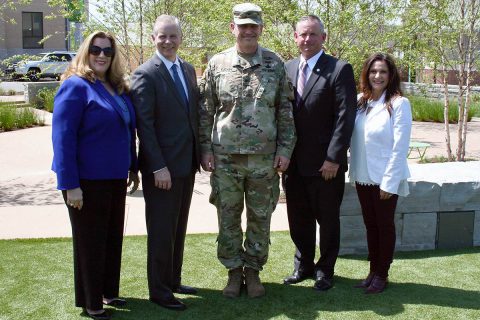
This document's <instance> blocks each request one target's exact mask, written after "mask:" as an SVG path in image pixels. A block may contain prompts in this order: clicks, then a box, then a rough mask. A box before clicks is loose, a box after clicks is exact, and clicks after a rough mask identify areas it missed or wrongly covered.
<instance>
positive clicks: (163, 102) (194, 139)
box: [131, 54, 200, 178]
mask: <svg viewBox="0 0 480 320" xmlns="http://www.w3.org/2000/svg"><path fill="white" fill-rule="evenodd" d="M180 65H181V69H182V71H183V75H184V78H185V82H186V85H187V87H188V96H189V105H188V108H187V106H185V102H184V100H183V99H182V98H181V96H180V94H179V93H178V91H177V90H176V88H175V83H174V82H173V79H172V77H171V76H170V73H169V71H168V70H167V68H166V67H165V65H164V64H163V62H162V60H161V59H160V58H159V57H158V56H157V55H156V54H154V56H153V57H152V58H151V59H150V60H148V61H147V62H145V63H144V64H142V65H141V66H140V67H138V68H137V69H136V70H135V72H134V73H133V75H132V79H131V95H132V100H133V104H134V106H135V111H136V114H137V128H138V129H137V130H138V137H139V139H140V149H139V155H138V156H139V169H140V170H141V172H142V174H144V175H146V174H151V173H152V172H154V171H156V170H159V169H162V168H164V167H167V168H168V170H169V171H170V174H171V176H172V177H173V178H175V177H185V176H187V175H189V174H191V173H192V172H193V171H194V170H198V169H199V164H200V151H199V145H198V102H199V91H198V87H197V79H196V75H195V70H194V68H193V66H192V65H190V64H188V63H187V62H185V61H183V60H180Z"/></svg>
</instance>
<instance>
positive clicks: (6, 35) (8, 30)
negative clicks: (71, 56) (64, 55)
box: [0, 0, 69, 59]
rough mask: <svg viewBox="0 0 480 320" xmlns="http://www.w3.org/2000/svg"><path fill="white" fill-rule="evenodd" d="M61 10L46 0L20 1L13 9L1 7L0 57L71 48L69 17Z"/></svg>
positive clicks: (14, 0) (15, 0)
mask: <svg viewBox="0 0 480 320" xmlns="http://www.w3.org/2000/svg"><path fill="white" fill-rule="evenodd" d="M13 2H14V3H15V2H17V0H13ZM61 9H62V8H58V7H57V8H55V7H50V6H49V5H48V3H47V0H33V1H31V2H30V4H25V5H22V4H18V2H17V4H16V5H15V6H14V9H11V8H9V7H8V6H4V7H3V8H1V9H0V10H1V11H3V12H0V13H1V15H0V59H5V58H7V57H10V56H13V55H17V54H32V55H34V54H39V53H42V52H49V51H55V50H68V49H69V48H68V41H67V36H66V35H67V20H66V19H65V18H64V17H63V16H62V15H61ZM42 40H43V41H42Z"/></svg>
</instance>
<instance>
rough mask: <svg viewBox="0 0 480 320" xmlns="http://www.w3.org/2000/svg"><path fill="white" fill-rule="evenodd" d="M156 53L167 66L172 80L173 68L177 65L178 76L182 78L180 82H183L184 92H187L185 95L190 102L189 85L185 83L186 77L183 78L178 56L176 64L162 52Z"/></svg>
mask: <svg viewBox="0 0 480 320" xmlns="http://www.w3.org/2000/svg"><path fill="white" fill-rule="evenodd" d="M156 52H157V56H158V57H159V58H160V60H162V62H163V63H164V64H165V67H166V68H167V70H168V72H169V73H170V76H171V77H172V80H173V71H172V66H173V65H174V64H176V65H177V71H178V76H179V77H180V81H181V82H182V86H183V90H184V91H185V95H186V96H187V100H188V98H189V97H188V89H187V84H186V82H185V77H184V76H183V71H182V67H181V66H180V62H179V61H178V56H177V57H176V58H175V62H172V61H170V60H168V59H167V58H165V57H164V56H163V55H162V54H161V53H160V52H158V50H157V51H156ZM174 81H175V80H174Z"/></svg>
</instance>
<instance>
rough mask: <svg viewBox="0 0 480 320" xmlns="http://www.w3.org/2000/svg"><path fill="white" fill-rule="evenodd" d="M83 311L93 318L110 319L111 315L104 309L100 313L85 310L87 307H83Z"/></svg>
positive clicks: (98, 319) (97, 319)
mask: <svg viewBox="0 0 480 320" xmlns="http://www.w3.org/2000/svg"><path fill="white" fill-rule="evenodd" d="M83 313H84V314H85V315H86V316H87V317H90V318H92V319H95V320H110V319H111V316H110V315H109V314H108V313H107V311H106V310H103V312H101V313H90V312H88V311H87V309H85V308H83Z"/></svg>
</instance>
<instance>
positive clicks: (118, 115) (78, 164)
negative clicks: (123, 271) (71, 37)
mask: <svg viewBox="0 0 480 320" xmlns="http://www.w3.org/2000/svg"><path fill="white" fill-rule="evenodd" d="M122 70H123V69H122V67H121V66H120V60H119V52H117V47H116V42H115V39H114V37H113V36H112V35H110V34H109V33H106V32H101V31H97V32H94V33H93V34H91V35H90V36H88V37H87V38H86V39H85V41H84V42H83V43H82V45H81V46H80V48H79V50H78V53H77V56H76V58H75V59H74V60H73V61H72V63H71V65H70V66H69V68H68V70H67V71H66V72H65V73H64V74H63V75H62V80H63V83H62V84H61V86H60V88H59V90H58V93H57V95H56V96H55V102H54V111H53V125H52V141H53V151H54V156H53V164H52V169H53V171H55V173H56V175H57V188H58V189H59V190H62V193H63V197H64V200H65V204H66V205H67V208H68V212H69V215H70V221H71V224H72V236H73V252H74V274H75V304H76V306H77V307H82V308H83V309H84V312H85V313H86V315H87V316H89V317H91V318H93V319H109V318H110V315H109V314H107V312H106V311H105V310H104V309H103V305H104V304H106V305H116V306H118V305H123V304H125V303H126V302H125V300H123V299H120V298H118V296H119V294H118V293H119V282H120V262H121V252H122V240H123V228H124V215H125V197H126V191H127V186H128V185H130V184H131V183H133V188H132V192H133V191H135V190H136V189H137V187H138V182H139V180H138V176H137V172H138V169H137V156H136V144H135V113H134V109H133V106H132V103H131V101H130V98H129V97H128V95H127V89H128V88H127V85H126V83H125V80H124V74H123V71H122ZM127 178H128V181H127Z"/></svg>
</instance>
